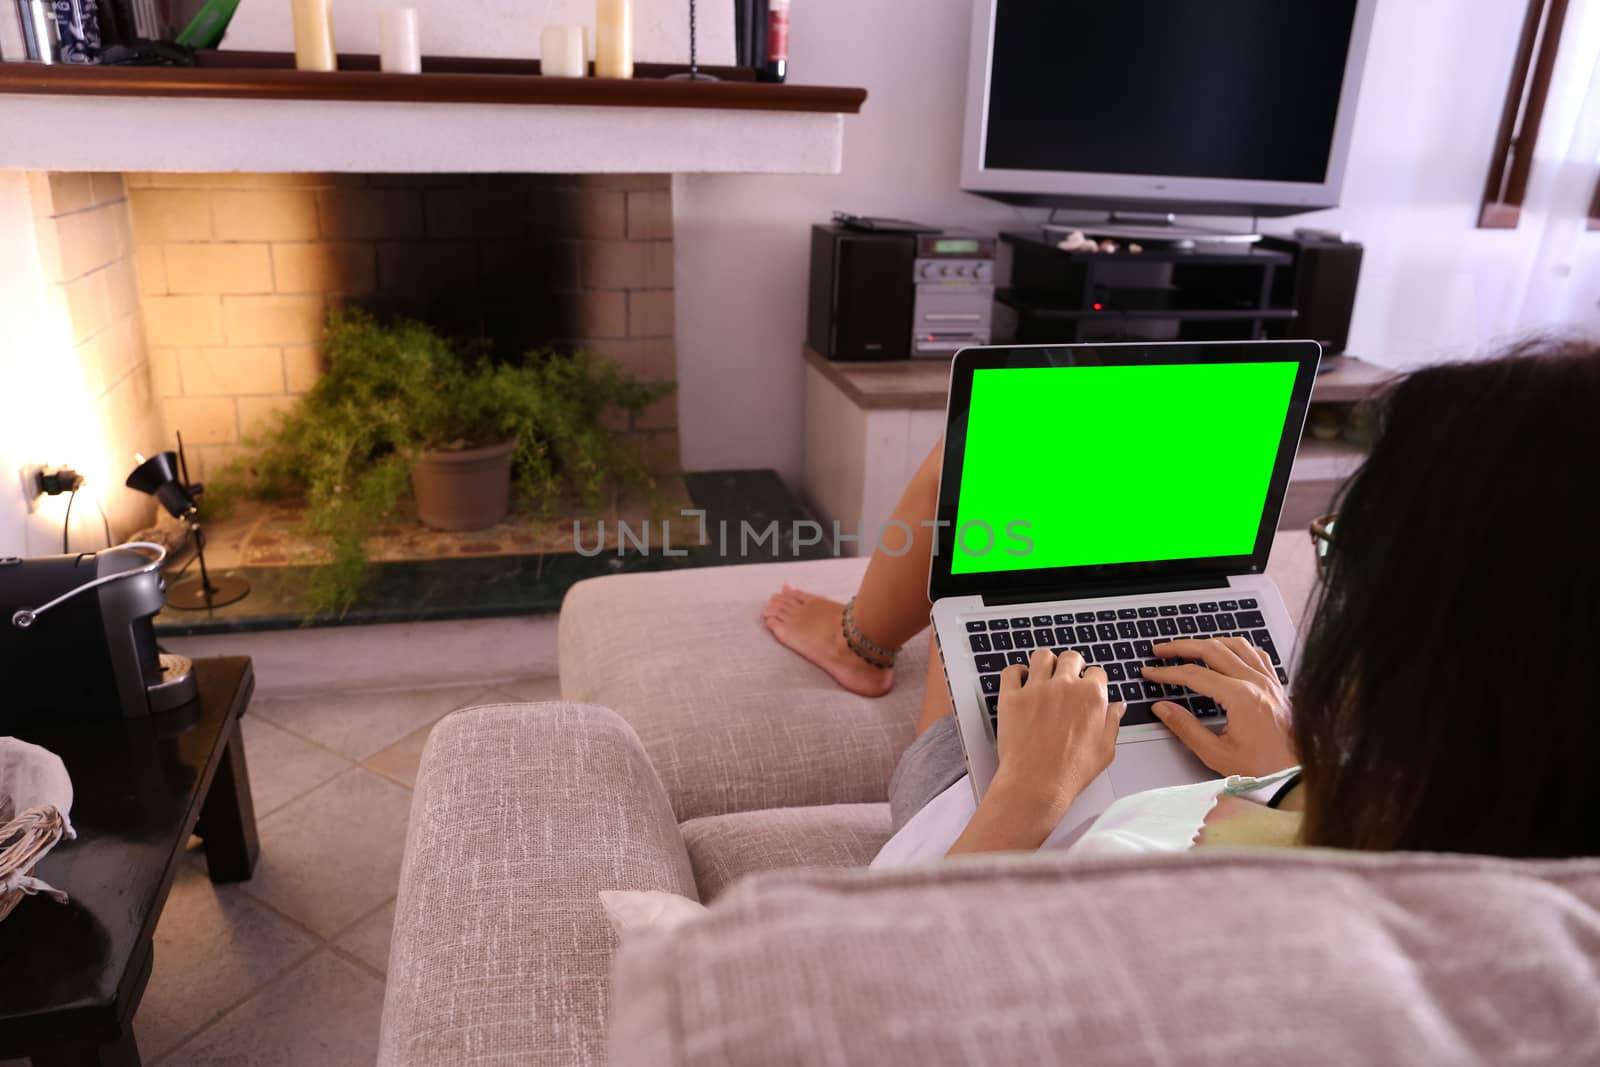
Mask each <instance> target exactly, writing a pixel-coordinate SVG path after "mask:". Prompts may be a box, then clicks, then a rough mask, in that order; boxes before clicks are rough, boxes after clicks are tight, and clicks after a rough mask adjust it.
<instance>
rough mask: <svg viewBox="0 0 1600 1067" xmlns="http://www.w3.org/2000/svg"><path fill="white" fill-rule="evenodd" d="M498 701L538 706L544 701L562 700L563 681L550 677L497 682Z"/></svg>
mask: <svg viewBox="0 0 1600 1067" xmlns="http://www.w3.org/2000/svg"><path fill="white" fill-rule="evenodd" d="M494 689H495V693H496V694H497V696H496V699H499V700H513V701H516V702H518V703H522V704H537V703H539V702H540V701H544V700H560V699H561V679H560V678H557V677H555V676H554V675H550V676H547V677H544V678H518V679H516V680H514V681H510V682H496V683H495V687H494Z"/></svg>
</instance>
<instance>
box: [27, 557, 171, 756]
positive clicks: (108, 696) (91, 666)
mask: <svg viewBox="0 0 1600 1067" xmlns="http://www.w3.org/2000/svg"><path fill="white" fill-rule="evenodd" d="M166 556H167V551H166V549H165V548H163V547H162V546H161V545H158V544H153V543H150V542H145V541H130V542H128V543H127V544H123V545H118V546H116V547H115V548H108V549H106V550H104V551H102V552H92V553H87V552H86V553H83V554H80V555H72V556H46V557H41V558H37V559H18V558H4V559H0V734H4V733H7V732H8V731H9V730H10V728H11V726H12V724H13V723H18V722H23V721H29V720H34V721H36V720H38V719H40V718H45V717H47V718H49V719H50V720H51V721H55V722H60V721H63V720H74V721H84V722H88V721H92V720H105V719H117V718H121V719H131V718H139V717H143V716H147V715H150V714H152V713H155V712H162V711H168V710H171V709H173V708H177V707H181V706H183V705H184V704H187V703H189V702H190V701H192V700H194V699H195V698H196V696H197V695H198V691H197V689H196V686H195V679H194V665H193V664H192V663H191V662H190V661H189V659H188V658H187V657H184V656H176V655H171V654H166V653H162V652H161V650H160V649H159V648H157V647H156V635H155V626H154V624H153V623H152V621H151V619H152V618H153V616H154V615H155V614H156V613H157V612H159V611H160V610H161V608H162V606H163V604H164V602H165V591H166V583H165V582H164V581H163V580H162V577H161V565H162V563H163V562H164V561H165V560H166Z"/></svg>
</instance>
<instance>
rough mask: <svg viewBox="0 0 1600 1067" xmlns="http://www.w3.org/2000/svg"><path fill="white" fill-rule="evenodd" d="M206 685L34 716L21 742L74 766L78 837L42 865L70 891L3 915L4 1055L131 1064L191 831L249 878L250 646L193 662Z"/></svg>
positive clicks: (212, 863) (227, 872)
mask: <svg viewBox="0 0 1600 1067" xmlns="http://www.w3.org/2000/svg"><path fill="white" fill-rule="evenodd" d="M195 677H196V681H197V682H198V683H199V689H200V697H199V699H198V700H196V701H193V702H191V703H190V704H188V705H187V706H185V707H183V708H179V709H176V710H174V711H170V712H163V713H161V714H158V715H154V716H151V717H150V718H146V719H116V720H113V719H108V720H106V721H105V722H102V723H95V724H81V725H75V726H57V725H31V726H29V727H27V728H26V729H22V730H18V731H17V736H18V737H20V738H21V739H22V740H24V741H31V742H33V743H34V744H37V745H43V746H44V747H45V748H48V749H49V750H50V751H52V752H54V753H56V755H58V756H60V757H61V760H62V762H63V763H65V764H66V767H67V771H68V773H70V774H71V776H72V787H73V791H74V794H75V796H74V799H73V804H72V823H73V826H74V827H75V828H76V829H77V831H78V839H77V840H76V841H63V842H62V843H61V844H59V845H57V846H56V848H55V850H54V851H53V852H51V853H50V855H48V856H46V857H45V858H44V860H42V861H41V862H40V864H39V867H38V870H37V872H36V873H37V875H38V876H39V877H40V878H42V879H44V880H45V881H46V882H48V883H49V884H51V885H53V886H55V887H56V888H58V889H61V890H64V891H66V893H67V894H68V896H69V898H70V899H69V901H68V903H66V904H57V903H56V902H55V901H53V900H50V899H48V898H45V897H32V898H28V899H25V900H23V901H22V903H21V904H19V905H18V906H17V909H16V911H14V912H13V913H12V914H11V916H10V918H8V919H6V920H5V921H3V922H0V1059H5V1058H8V1057H13V1056H28V1057H31V1058H32V1060H33V1062H34V1063H35V1064H36V1065H40V1067H45V1065H56V1064H75V1065H89V1064H116V1065H119V1067H122V1065H132V1064H138V1062H139V1051H138V1048H137V1047H136V1046H135V1043H134V1038H133V1015H134V1012H135V1011H136V1010H137V1009H138V1007H139V1000H140V998H141V997H143V995H144V989H145V984H146V983H147V982H148V981H149V979H150V967H151V963H152V959H153V946H152V939H153V937H154V935H155V929H156V923H157V922H158V921H159V920H160V918H161V909H162V908H163V907H164V906H165V905H166V902H167V892H168V890H169V889H171V887H172V877H173V874H174V872H175V870H176V868H177V864H178V863H180V862H182V860H183V857H184V855H185V851H184V849H185V846H186V844H187V843H188V840H189V835H190V833H191V832H192V833H196V834H199V835H200V837H201V838H202V839H203V840H204V841H205V849H206V863H207V866H208V868H209V870H210V874H211V880H212V881H213V882H236V881H242V880H244V879H247V878H249V877H250V875H251V872H252V871H254V869H255V862H256V855H257V853H258V851H259V848H260V846H259V845H258V843H257V840H256V820H255V809H254V807H253V806H252V805H251V802H250V774H249V769H248V768H247V767H246V765H245V757H244V740H243V738H242V737H241V736H240V732H239V717H240V716H241V715H243V714H244V711H245V708H246V707H247V706H248V705H249V702H250V695H251V693H252V692H253V690H254V688H255V675H254V673H253V672H252V670H251V666H250V660H249V659H248V658H246V657H229V658H218V659H208V660H198V661H196V662H195Z"/></svg>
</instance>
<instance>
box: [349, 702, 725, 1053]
mask: <svg viewBox="0 0 1600 1067" xmlns="http://www.w3.org/2000/svg"><path fill="white" fill-rule="evenodd" d="M328 817H329V818H338V817H339V814H338V812H329V813H328ZM603 889H658V890H665V891H667V892H672V893H677V894H680V895H682V896H686V897H690V898H693V897H694V896H695V887H694V875H693V874H692V872H691V870H690V867H689V857H688V854H687V853H686V852H685V851H684V848H683V838H682V837H681V836H680V835H679V833H678V824H677V822H676V820H674V819H673V817H672V809H671V807H670V806H669V805H668V804H667V796H666V793H665V792H664V791H663V790H662V788H661V783H660V781H659V780H657V778H656V775H655V771H653V770H652V769H651V767H650V761H649V760H648V759H647V758H646V757H645V754H644V749H643V748H641V747H640V745H639V739H638V738H637V737H635V736H634V733H633V731H632V730H631V729H629V728H628V724H627V723H625V722H623V721H622V720H621V719H620V718H618V717H617V716H616V715H615V714H614V713H612V712H611V711H609V710H607V709H605V708H595V707H583V706H579V705H573V704H527V705H494V706H489V707H482V708H474V709H470V710H468V711H461V712H457V713H455V714H453V715H449V716H446V717H445V718H444V719H442V720H441V721H440V722H439V724H438V725H437V726H435V727H434V729H433V732H432V734H430V735H429V737H428V745H427V749H426V751H425V752H424V753H423V758H422V766H421V769H420V770H419V772H418V775H417V786H416V794H415V796H414V797H413V798H412V802H411V822H410V826H409V828H408V829H407V832H406V853H405V864H404V867H403V868H402V870H401V873H400V899H399V901H398V902H397V904H396V906H395V920H394V937H393V941H392V948H391V953H390V958H389V974H388V984H387V991H386V996H385V1000H384V1010H383V1032H382V1039H381V1045H380V1051H379V1063H380V1064H381V1065H385V1067H394V1065H399V1064H451V1065H472V1064H488V1063H538V1064H542V1065H553V1067H562V1065H573V1067H577V1065H585V1064H602V1063H604V1062H605V1018H606V1000H607V990H608V985H607V973H608V968H609V966H610V963H611V951H612V946H613V943H614V942H613V935H612V932H611V925H610V923H609V921H608V920H607V918H606V915H605V911H604V909H603V908H602V906H601V903H600V897H599V893H600V891H601V890H603Z"/></svg>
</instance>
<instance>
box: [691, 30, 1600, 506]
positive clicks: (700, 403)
mask: <svg viewBox="0 0 1600 1067" xmlns="http://www.w3.org/2000/svg"><path fill="white" fill-rule="evenodd" d="M1521 8H1522V5H1521V4H1512V3H1506V2H1505V0H1379V4H1378V12H1377V20H1376V25H1375V27H1374V31H1373V43H1372V48H1371V51H1370V54H1369V57H1368V61H1367V71H1366V78H1365V82H1364V85H1363V89H1362V97H1361V104H1360V108H1359V110H1358V112H1357V118H1356V129H1355V135H1354V143H1353V146H1352V156H1351V161H1350V167H1349V174H1348V177H1347V180H1346V186H1345V193H1344V198H1343V202H1344V207H1343V208H1342V209H1340V210H1338V211H1334V212H1324V213H1319V214H1317V215H1310V216H1305V217H1304V219H1303V220H1300V219H1296V220H1291V221H1287V222H1281V223H1279V224H1277V228H1284V229H1287V228H1292V227H1293V226H1295V225H1313V224H1315V225H1328V226H1338V227H1341V228H1345V229H1348V230H1349V231H1350V232H1351V234H1352V235H1353V236H1354V237H1356V238H1357V239H1359V240H1361V241H1363V242H1364V243H1365V245H1366V261H1365V264H1364V266H1363V277H1362V284H1361V289H1360V293H1359V297H1358V301H1357V307H1356V316H1355V321H1354V322H1353V323H1352V328H1351V341H1350V347H1351V351H1352V352H1354V353H1358V354H1360V355H1363V356H1365V357H1367V358H1369V359H1372V360H1374V361H1375V362H1380V363H1385V364H1389V365H1395V366H1403V365H1409V364H1413V363H1417V362H1421V361H1426V360H1428V359H1433V358H1439V357H1440V356H1442V355H1455V354H1469V353H1471V352H1474V351H1479V350H1482V349H1483V348H1484V347H1485V346H1487V345H1489V344H1491V343H1492V342H1493V341H1494V340H1495V339H1497V338H1499V337H1501V336H1503V335H1506V334H1508V333H1511V332H1513V331H1518V330H1522V329H1527V328H1530V327H1533V326H1537V325H1546V324H1550V323H1553V322H1563V321H1573V320H1574V319H1578V318H1580V317H1584V316H1586V317H1587V321H1588V322H1589V323H1590V324H1591V325H1594V326H1596V327H1600V313H1597V310H1596V309H1595V308H1594V307H1593V306H1592V301H1593V293H1594V283H1595V282H1596V281H1597V280H1600V279H1597V278H1596V274H1595V269H1594V267H1593V264H1594V261H1595V260H1597V259H1600V255H1597V254H1596V250H1597V249H1600V234H1594V235H1583V236H1582V237H1581V238H1580V237H1578V235H1577V232H1576V231H1575V230H1574V229H1573V226H1574V225H1575V224H1576V225H1581V222H1578V221H1577V220H1579V219H1580V218H1581V215H1582V211H1581V210H1580V209H1579V208H1578V207H1575V206H1573V205H1570V204H1566V206H1565V207H1564V208H1563V210H1566V211H1567V212H1568V214H1569V215H1570V217H1569V218H1568V219H1567V223H1566V225H1565V226H1564V227H1563V226H1558V225H1556V226H1554V230H1553V231H1552V226H1553V225H1554V224H1553V223H1551V220H1550V217H1549V212H1548V206H1547V205H1548V204H1549V203H1551V202H1553V200H1554V199H1558V198H1559V197H1558V194H1561V193H1562V190H1560V189H1557V188H1555V186H1556V185H1557V184H1559V183H1555V182H1553V181H1552V180H1551V176H1550V173H1549V172H1551V171H1553V170H1555V169H1557V168H1556V167H1555V166H1554V165H1553V161H1552V160H1551V159H1550V158H1549V157H1550V154H1551V152H1552V151H1556V149H1553V148H1552V147H1551V146H1559V149H1560V150H1565V149H1567V148H1569V147H1570V146H1571V145H1572V143H1573V141H1574V137H1575V136H1576V137H1578V140H1579V141H1581V140H1582V136H1579V131H1577V126H1578V117H1579V111H1580V109H1581V107H1582V105H1583V103H1584V99H1585V91H1586V88H1587V86H1588V84H1589V82H1590V78H1591V76H1592V74H1593V72H1594V70H1595V65H1596V55H1597V53H1600V40H1597V38H1600V5H1573V7H1572V9H1571V11H1570V13H1569V15H1568V24H1569V25H1568V33H1567V34H1566V37H1565V40H1564V43H1563V47H1562V55H1561V62H1560V64H1559V66H1558V70H1557V76H1556V83H1555V87H1554V89H1553V97H1554V100H1553V102H1552V106H1551V109H1550V111H1549V112H1548V113H1547V116H1546V121H1545V129H1544V134H1543V136H1542V137H1541V141H1540V145H1541V165H1540V167H1539V169H1538V171H1537V172H1536V180H1535V182H1534V186H1533V188H1532V190H1531V200H1532V202H1533V204H1534V205H1535V206H1534V207H1532V208H1531V209H1530V210H1529V211H1527V212H1525V215H1524V220H1523V223H1522V226H1521V227H1520V228H1519V229H1518V230H1516V231H1510V232H1506V231H1480V230H1478V229H1476V228H1475V227H1476V221H1477V213H1478V209H1477V202H1478V200H1479V197H1480V196H1481V193H1482V187H1483V181H1484V174H1485V171H1486V169H1487V165H1488V156H1489V151H1490V147H1491V145H1492V142H1493V137H1494V133H1495V129H1496V125H1497V122H1498V119H1499V115H1500V108H1501V105H1502V103H1503V100H1504V93H1505V86H1506V81H1507V79H1508V77H1509V71H1510V65H1511V60H1512V53H1513V50H1514V49H1515V45H1516V41H1517V37H1518V34H1519V32H1520V26H1521V14H1520V9H1521ZM969 19H970V8H969V6H968V4H967V3H965V2H963V0H941V2H935V3H928V2H926V0H922V2H913V0H879V2H878V3H873V4H860V3H855V2H851V0H805V2H804V3H803V4H796V5H795V9H794V16H793V25H792V56H793V60H792V63H791V68H792V70H793V71H794V77H795V80H796V81H800V82H809V83H817V84H837V85H860V86H865V87H866V88H867V89H868V90H869V96H868V99H867V102H866V105H865V107H864V109H863V111H862V114H861V115H859V116H856V117H854V118H851V119H849V120H847V122H846V133H845V165H844V171H843V173H841V174H840V175H838V176H837V177H828V178H808V177H793V178H786V177H728V176H688V177H680V178H679V179H678V180H677V182H676V183H675V186H674V190H675V194H676V197H677V199H676V208H675V210H676V214H677V218H676V235H675V236H676V242H677V301H678V303H677V312H678V361H679V372H678V388H679V406H680V424H681V427H682V428H681V433H682V437H683V459H684V464H685V466H686V467H687V468H688V469H690V470H705V469H712V468H717V467H774V468H776V469H777V470H778V471H779V472H780V473H782V474H783V475H784V476H785V477H786V478H788V479H790V481H791V482H794V481H796V480H797V478H798V474H799V468H800V455H801V426H802V418H803V412H802V405H801V388H802V381H803V375H802V371H801V367H802V363H801V358H800V346H801V344H802V341H803V339H804V336H805V301H806V283H807V257H808V255H809V243H808V230H809V227H810V225H811V224H812V223H813V222H819V221H825V220H826V219H827V218H828V217H829V215H830V213H831V212H832V211H834V210H835V209H841V210H847V211H852V212H857V213H862V214H886V215H897V216H902V217H908V218H913V219H918V220H920V221H925V222H929V223H936V224H943V225H968V226H976V227H986V228H989V229H991V230H992V229H997V228H1002V227H1007V226H1011V225H1015V224H1017V223H1018V221H1019V218H1020V215H1019V213H1018V212H1016V211H1014V210H1013V209H1010V208H1007V207H1005V206H1003V205H998V204H994V203H990V202H988V201H985V200H982V199H979V198H977V197H972V196H968V195H966V194H964V193H961V192H960V191H959V189H958V186H959V175H960V165H959V157H960V138H961V133H960V127H961V119H962V114H963V108H964V102H965V95H966V85H965V69H966V57H967V42H968V33H969ZM1070 53H1071V43H1070V42H1063V56H1064V61H1067V59H1068V58H1069V57H1070ZM1587 117H1588V119H1589V121H1590V123H1591V125H1592V124H1593V123H1594V121H1595V120H1596V119H1597V118H1600V105H1592V106H1591V107H1590V108H1589V109H1588V114H1587ZM1593 159H1594V153H1593V150H1592V149H1591V150H1590V154H1589V156H1588V161H1589V162H1591V163H1592V161H1593ZM1569 169H1571V168H1569ZM1585 172H1586V173H1587V175H1588V183H1589V184H1588V188H1587V190H1584V191H1583V194H1582V200H1583V206H1585V207H1586V205H1587V199H1588V195H1589V192H1591V191H1592V189H1593V184H1592V183H1593V181H1594V168H1593V167H1592V166H1589V167H1587V169H1586V171H1585ZM1582 184H1583V183H1582V182H1581V181H1579V182H1572V181H1569V182H1568V183H1567V185H1568V186H1576V185H1582ZM1564 195H1565V196H1566V197H1567V198H1568V200H1570V198H1571V196H1572V189H1571V188H1567V189H1566V190H1565V193H1564ZM1573 212H1576V214H1573ZM1029 215H1030V217H1037V216H1038V213H1037V212H1030V213H1029ZM1269 228H1272V227H1269ZM1541 250H1543V255H1542V254H1541ZM1536 266H1537V267H1538V269H1539V270H1540V275H1539V279H1538V287H1537V292H1538V293H1539V299H1538V300H1531V299H1530V297H1529V292H1530V279H1531V278H1532V277H1533V272H1534V270H1535V268H1536ZM1563 272H1564V273H1563Z"/></svg>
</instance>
